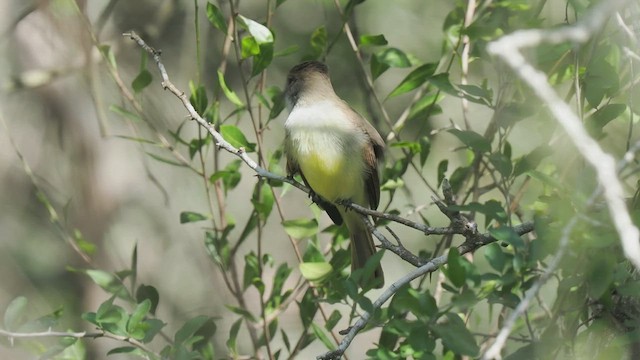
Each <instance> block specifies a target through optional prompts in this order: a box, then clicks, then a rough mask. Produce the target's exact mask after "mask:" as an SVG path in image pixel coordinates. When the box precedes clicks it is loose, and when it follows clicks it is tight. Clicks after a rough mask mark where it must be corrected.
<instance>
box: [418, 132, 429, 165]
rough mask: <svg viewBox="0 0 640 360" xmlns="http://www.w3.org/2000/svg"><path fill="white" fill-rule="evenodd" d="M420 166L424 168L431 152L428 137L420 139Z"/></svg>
mask: <svg viewBox="0 0 640 360" xmlns="http://www.w3.org/2000/svg"><path fill="white" fill-rule="evenodd" d="M419 141H420V166H424V164H425V163H426V162H427V158H428V157H429V153H430V151H431V141H430V140H429V138H428V137H426V136H423V137H421V138H420V140H419Z"/></svg>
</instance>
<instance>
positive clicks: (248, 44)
mask: <svg viewBox="0 0 640 360" xmlns="http://www.w3.org/2000/svg"><path fill="white" fill-rule="evenodd" d="M240 48H241V49H242V51H241V56H242V58H243V59H247V58H250V57H252V56H255V55H258V54H260V45H259V44H258V42H257V41H256V39H255V38H254V37H253V36H245V37H243V38H242V41H241V47H240Z"/></svg>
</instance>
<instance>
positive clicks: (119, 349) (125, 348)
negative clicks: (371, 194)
mask: <svg viewBox="0 0 640 360" xmlns="http://www.w3.org/2000/svg"><path fill="white" fill-rule="evenodd" d="M137 349H138V348H136V347H135V346H121V347H117V348H113V349H111V350H109V351H108V352H107V356H108V355H114V354H129V353H132V352H135V351H136V350H137Z"/></svg>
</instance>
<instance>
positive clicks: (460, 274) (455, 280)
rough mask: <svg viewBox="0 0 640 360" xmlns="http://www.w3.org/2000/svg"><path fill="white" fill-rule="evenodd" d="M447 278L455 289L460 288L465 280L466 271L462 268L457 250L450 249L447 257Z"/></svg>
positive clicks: (454, 248)
mask: <svg viewBox="0 0 640 360" xmlns="http://www.w3.org/2000/svg"><path fill="white" fill-rule="evenodd" d="M445 275H447V278H448V279H449V280H450V281H451V283H452V284H453V285H454V286H456V287H462V286H463V285H464V283H465V279H466V276H467V275H466V270H465V268H464V267H463V266H462V260H461V257H460V252H459V251H458V248H456V247H452V248H450V249H449V254H448V255H447V271H446V272H445Z"/></svg>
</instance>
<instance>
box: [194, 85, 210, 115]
mask: <svg viewBox="0 0 640 360" xmlns="http://www.w3.org/2000/svg"><path fill="white" fill-rule="evenodd" d="M189 89H190V90H191V96H189V102H190V103H191V105H193V108H194V109H196V112H197V113H198V114H204V112H205V111H206V110H207V105H208V102H209V101H208V100H207V90H206V89H205V88H204V85H198V86H197V87H196V86H195V84H194V83H193V82H192V81H189Z"/></svg>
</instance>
